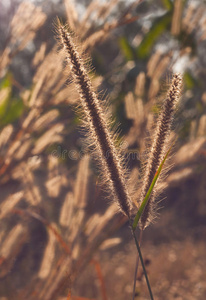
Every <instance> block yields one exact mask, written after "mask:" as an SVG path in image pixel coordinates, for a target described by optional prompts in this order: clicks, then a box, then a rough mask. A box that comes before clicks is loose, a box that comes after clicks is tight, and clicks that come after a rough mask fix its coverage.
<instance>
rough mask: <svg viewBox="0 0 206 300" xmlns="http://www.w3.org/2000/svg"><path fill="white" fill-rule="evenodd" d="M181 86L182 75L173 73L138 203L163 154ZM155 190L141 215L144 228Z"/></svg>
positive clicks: (150, 216)
mask: <svg viewBox="0 0 206 300" xmlns="http://www.w3.org/2000/svg"><path fill="white" fill-rule="evenodd" d="M181 88H182V76H181V75H180V74H174V75H173V78H172V82H171V86H170V88H169V91H168V93H167V97H166V99H165V101H164V104H163V108H162V111H161V113H160V116H159V120H158V123H157V128H156V131H155V136H154V141H153V144H152V147H151V151H150V155H149V159H148V162H147V165H146V170H145V176H144V178H143V186H142V190H141V195H140V203H142V201H143V200H144V197H145V196H146V193H147V191H148V190H149V187H150V185H151V183H152V180H153V178H154V176H155V173H156V171H157V170H158V167H159V165H160V163H161V161H162V159H163V157H164V155H165V146H166V145H167V141H168V136H169V133H170V128H171V123H172V119H173V115H174V111H175V108H176V104H177V102H178V100H179V98H180V94H181ZM154 199H155V191H153V192H152V194H151V196H150V198H149V200H148V203H147V205H146V207H145V209H144V212H143V214H142V216H141V220H140V227H141V229H144V228H145V227H146V226H147V225H149V223H150V221H151V219H152V212H153V210H154Z"/></svg>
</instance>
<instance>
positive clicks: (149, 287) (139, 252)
mask: <svg viewBox="0 0 206 300" xmlns="http://www.w3.org/2000/svg"><path fill="white" fill-rule="evenodd" d="M131 229H132V235H133V238H134V241H135V245H136V247H137V251H138V254H139V258H140V261H141V264H142V269H143V272H144V276H145V279H146V282H147V287H148V290H149V294H150V299H151V300H154V297H153V294H152V289H151V286H150V282H149V278H148V276H147V271H146V269H145V265H144V260H143V257H142V252H141V249H140V246H139V243H138V240H137V237H136V235H135V232H134V230H133V228H132V227H131Z"/></svg>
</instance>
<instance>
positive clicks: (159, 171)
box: [132, 144, 173, 231]
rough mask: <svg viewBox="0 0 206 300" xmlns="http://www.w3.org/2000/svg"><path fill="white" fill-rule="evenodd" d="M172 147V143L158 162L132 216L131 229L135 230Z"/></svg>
mask: <svg viewBox="0 0 206 300" xmlns="http://www.w3.org/2000/svg"><path fill="white" fill-rule="evenodd" d="M172 147H173V144H172V146H171V147H170V148H169V150H168V151H167V153H166V155H165V157H164V159H163V160H162V162H161V164H160V166H159V168H158V170H157V172H156V174H155V176H154V178H153V180H152V183H151V185H150V187H149V190H148V192H147V194H146V196H145V198H144V200H143V201H142V204H141V205H140V208H139V210H138V212H137V214H136V216H135V218H134V221H133V224H132V229H133V230H134V231H135V229H136V228H137V224H138V222H139V219H140V218H141V215H142V213H143V211H144V209H145V207H146V205H147V202H148V200H149V197H150V195H151V192H152V191H153V188H154V186H155V183H156V181H157V179H158V178H159V175H160V173H161V171H162V167H163V165H164V163H165V161H166V159H167V157H168V155H169V153H170V151H171V149H172Z"/></svg>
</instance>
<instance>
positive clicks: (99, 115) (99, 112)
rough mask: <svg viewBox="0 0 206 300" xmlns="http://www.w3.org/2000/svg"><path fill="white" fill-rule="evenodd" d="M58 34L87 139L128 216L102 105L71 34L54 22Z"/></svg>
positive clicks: (125, 194) (124, 186)
mask: <svg viewBox="0 0 206 300" xmlns="http://www.w3.org/2000/svg"><path fill="white" fill-rule="evenodd" d="M58 34H59V36H60V38H61V43H62V45H63V47H64V50H65V54H66V57H67V60H68V62H69V64H70V66H71V72H72V75H73V78H74V82H75V84H76V87H77V89H78V92H79V94H80V100H81V108H82V110H83V114H84V116H85V126H86V128H87V129H88V130H89V135H90V138H91V142H92V143H93V144H94V146H95V147H96V149H97V150H98V154H99V156H100V162H101V165H102V167H103V169H104V171H103V172H102V173H104V177H105V178H106V179H107V183H108V186H109V187H110V191H111V192H112V195H113V197H114V199H115V200H116V202H117V203H118V205H119V207H120V209H121V211H122V212H123V213H124V214H125V215H127V216H128V217H130V203H131V200H130V196H129V193H128V191H127V183H126V179H125V170H124V169H123V167H122V160H121V156H120V154H119V152H118V151H117V149H116V147H115V140H114V135H113V134H112V133H111V131H110V130H109V129H108V128H109V126H108V120H107V118H106V115H105V111H104V110H103V107H102V106H101V105H100V101H99V99H98V97H97V95H96V93H95V92H94V89H93V88H92V85H91V81H90V78H89V76H88V71H87V70H86V68H85V66H84V63H83V59H82V58H81V57H80V55H79V53H78V51H77V48H76V46H75V44H74V42H73V40H72V37H71V35H70V33H69V32H68V30H67V29H66V28H65V26H63V25H61V23H60V22H59V21H58Z"/></svg>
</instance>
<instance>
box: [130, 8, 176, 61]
mask: <svg viewBox="0 0 206 300" xmlns="http://www.w3.org/2000/svg"><path fill="white" fill-rule="evenodd" d="M171 20H172V13H171V12H167V13H166V14H165V15H163V16H161V17H160V18H158V19H157V20H156V21H155V22H154V24H153V26H152V28H151V30H150V31H149V32H148V33H147V34H146V35H145V37H144V39H143V40H142V42H141V44H140V45H139V47H138V48H137V50H136V52H137V55H138V57H139V58H146V57H147V56H148V55H149V54H150V51H151V49H152V46H153V45H154V43H155V42H156V40H157V39H158V38H159V37H160V36H161V34H162V33H163V32H164V31H166V30H167V29H168V27H169V25H170V23H171Z"/></svg>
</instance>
